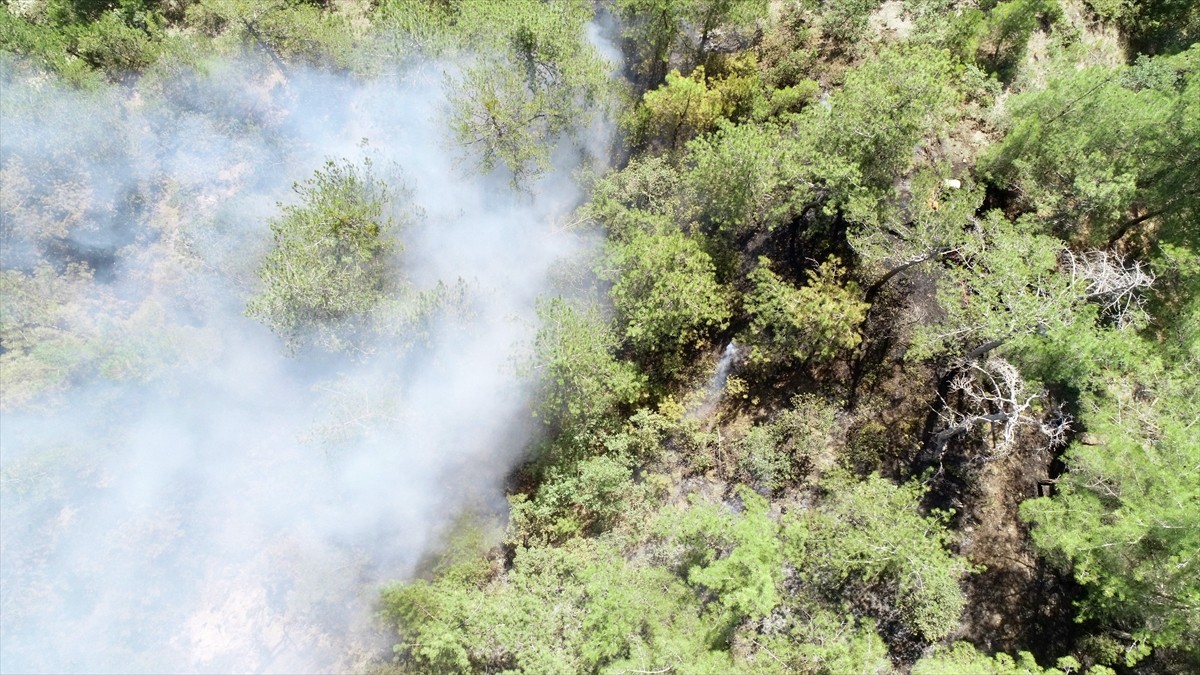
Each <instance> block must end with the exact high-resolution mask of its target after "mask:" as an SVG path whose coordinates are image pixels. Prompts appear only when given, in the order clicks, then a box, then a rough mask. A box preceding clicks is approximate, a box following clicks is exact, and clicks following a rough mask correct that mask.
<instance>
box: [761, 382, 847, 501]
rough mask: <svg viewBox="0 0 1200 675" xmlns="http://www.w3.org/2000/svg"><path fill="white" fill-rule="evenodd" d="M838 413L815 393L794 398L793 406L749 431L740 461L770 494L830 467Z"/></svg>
mask: <svg viewBox="0 0 1200 675" xmlns="http://www.w3.org/2000/svg"><path fill="white" fill-rule="evenodd" d="M836 414H837V409H836V408H835V407H834V406H832V405H830V404H828V403H826V402H824V401H822V400H820V399H818V398H816V397H815V396H811V395H801V396H797V397H795V398H793V399H792V402H791V408H789V409H787V410H784V411H783V412H781V413H779V414H778V415H777V416H776V417H775V418H774V419H772V420H771V422H770V423H769V424H763V425H756V426H755V427H753V428H751V429H750V431H749V432H747V434H746V436H745V438H743V439H742V441H741V444H740V453H739V454H740V460H739V464H740V465H741V466H742V467H743V470H744V471H745V472H746V473H747V474H749V477H750V478H751V479H752V480H753V484H754V485H756V486H758V487H760V488H761V489H763V490H765V491H767V492H769V493H775V492H778V491H780V490H782V489H783V488H785V487H787V486H789V485H791V484H793V483H794V482H796V481H798V480H799V479H800V478H802V477H805V476H810V474H814V473H817V472H819V471H821V470H823V469H825V468H828V467H827V465H828V464H829V459H830V458H831V455H830V446H831V445H832V435H833V431H834V426H835V424H836V420H835V418H836ZM811 478H813V479H815V476H811Z"/></svg>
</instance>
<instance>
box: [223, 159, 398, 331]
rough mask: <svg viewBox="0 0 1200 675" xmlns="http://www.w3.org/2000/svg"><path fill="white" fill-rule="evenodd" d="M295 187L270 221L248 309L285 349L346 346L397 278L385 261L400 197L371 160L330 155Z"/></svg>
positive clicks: (387, 260) (394, 227)
mask: <svg viewBox="0 0 1200 675" xmlns="http://www.w3.org/2000/svg"><path fill="white" fill-rule="evenodd" d="M293 190H294V191H295V192H296V195H297V196H298V197H299V200H300V201H299V203H298V204H290V205H286V206H282V211H283V213H282V214H281V215H280V216H279V217H277V218H275V219H274V220H272V221H271V234H272V239H273V242H274V245H273V247H272V249H271V251H270V252H269V253H268V254H267V256H266V258H265V259H264V260H263V263H262V265H261V267H259V270H258V275H259V278H260V279H261V280H262V282H263V290H262V292H261V293H260V294H259V295H258V296H256V297H254V298H252V299H251V300H250V302H249V303H248V304H247V306H246V313H247V314H248V315H249V316H251V317H254V318H256V319H259V320H260V321H262V322H263V323H265V324H266V325H267V326H269V327H270V328H271V330H273V331H275V333H276V334H278V335H279V336H280V337H282V338H283V339H284V341H285V342H286V344H287V346H288V348H289V349H290V350H293V351H294V350H297V349H299V348H301V347H303V346H307V345H309V344H313V345H317V346H321V347H323V348H325V349H329V350H340V349H345V348H346V347H348V346H349V345H350V344H351V343H352V341H353V340H354V337H355V333H356V332H357V331H358V330H360V329H362V328H363V327H364V326H365V324H366V322H367V319H368V315H369V313H370V312H371V310H373V309H375V307H376V306H377V305H379V304H380V302H381V301H383V300H384V299H385V298H386V297H387V296H388V294H389V293H390V292H392V291H393V290H394V289H395V288H396V285H397V283H398V280H397V279H396V278H395V273H394V271H393V269H392V267H391V265H390V264H389V254H390V253H391V252H392V251H394V250H395V248H396V246H397V245H396V243H395V241H394V240H393V238H392V237H393V232H394V230H395V229H397V223H395V222H394V221H393V219H392V217H391V216H390V215H389V214H390V213H393V212H395V211H394V210H393V209H394V205H393V204H391V203H390V202H391V200H392V199H393V198H401V199H402V198H404V196H405V195H404V192H403V191H402V190H396V191H394V190H392V189H390V188H389V187H388V185H387V184H386V183H385V182H384V181H383V180H382V179H380V178H378V177H377V176H376V175H375V173H374V170H373V168H372V166H371V163H370V161H369V160H368V161H367V162H365V163H364V164H363V165H362V166H358V165H355V164H353V163H351V162H349V161H346V160H343V161H341V162H335V161H333V160H329V161H327V162H326V163H325V166H324V167H323V168H321V169H318V170H317V171H316V172H315V173H314V174H313V177H312V178H310V179H308V180H305V181H304V182H302V183H297V184H296V185H294V186H293ZM402 218H403V219H407V218H408V216H407V215H403V216H402ZM399 224H400V225H403V224H404V222H403V220H402V221H401V223H399Z"/></svg>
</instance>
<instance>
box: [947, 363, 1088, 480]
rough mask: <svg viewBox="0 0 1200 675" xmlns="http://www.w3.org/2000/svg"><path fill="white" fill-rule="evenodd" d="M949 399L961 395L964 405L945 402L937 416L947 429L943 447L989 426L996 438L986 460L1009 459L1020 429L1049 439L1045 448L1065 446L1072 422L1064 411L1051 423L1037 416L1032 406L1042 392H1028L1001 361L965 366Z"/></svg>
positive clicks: (1015, 372)
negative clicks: (1027, 429) (1029, 429)
mask: <svg viewBox="0 0 1200 675" xmlns="http://www.w3.org/2000/svg"><path fill="white" fill-rule="evenodd" d="M950 393H951V394H955V393H957V394H960V395H961V397H962V399H963V403H964V405H962V406H960V407H956V406H953V405H950V404H949V403H948V402H946V401H943V405H942V411H941V412H940V413H938V414H939V416H940V417H941V418H942V420H943V421H944V422H945V424H946V428H945V429H943V430H942V431H941V432H940V433H938V435H937V441H938V443H939V444H945V442H946V441H948V440H950V439H951V438H953V437H954V436H957V435H959V434H963V433H967V432H969V431H971V430H972V429H974V428H976V427H978V426H980V425H984V424H986V425H988V426H990V427H991V430H992V432H993V436H994V438H995V440H994V442H993V448H992V452H991V453H989V456H988V457H987V458H988V459H996V458H999V457H1003V456H1004V455H1006V454H1008V452H1009V451H1011V450H1012V448H1013V446H1014V445H1015V444H1016V441H1017V436H1018V434H1019V432H1020V431H1021V430H1022V429H1025V428H1032V429H1035V430H1037V431H1038V432H1040V433H1041V434H1042V435H1043V436H1045V437H1046V446H1047V447H1053V446H1056V445H1060V444H1062V443H1063V442H1064V440H1065V437H1066V432H1067V430H1068V429H1069V428H1070V419H1069V418H1068V417H1067V416H1066V415H1065V414H1062V413H1061V411H1055V412H1054V413H1053V414H1051V415H1048V416H1047V419H1042V418H1040V417H1038V416H1035V415H1034V413H1033V405H1034V402H1035V401H1037V400H1038V399H1040V398H1044V396H1045V394H1044V392H1040V391H1039V392H1030V391H1028V389H1027V387H1026V383H1025V380H1024V378H1022V377H1021V373H1020V371H1018V370H1017V368H1016V367H1015V366H1013V365H1012V364H1011V363H1009V362H1008V361H1005V360H1004V359H1001V358H998V357H992V358H989V359H988V360H987V361H986V362H984V363H983V364H982V365H981V364H980V363H979V362H978V361H971V362H969V363H967V364H966V365H965V366H964V367H963V369H962V371H961V372H960V373H959V374H958V375H957V376H956V377H955V378H954V379H953V380H952V381H951V383H950ZM960 408H961V409H960Z"/></svg>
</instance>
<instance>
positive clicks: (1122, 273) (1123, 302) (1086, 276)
mask: <svg viewBox="0 0 1200 675" xmlns="http://www.w3.org/2000/svg"><path fill="white" fill-rule="evenodd" d="M1062 258H1063V267H1064V268H1065V269H1066V270H1067V271H1068V272H1069V273H1070V274H1071V278H1072V280H1073V281H1075V282H1076V283H1077V284H1080V285H1083V286H1084V289H1085V290H1084V296H1085V297H1086V298H1087V300H1089V301H1093V302H1097V303H1099V304H1100V306H1101V310H1100V311H1101V313H1102V314H1103V315H1104V316H1106V317H1109V318H1111V319H1113V320H1114V321H1116V323H1117V325H1118V326H1120V327H1121V328H1124V327H1126V326H1130V325H1133V324H1135V323H1137V322H1138V321H1139V320H1140V318H1141V317H1142V316H1143V311H1142V306H1143V305H1144V304H1145V302H1146V298H1145V294H1144V291H1145V290H1147V289H1149V288H1150V286H1151V285H1153V284H1154V275H1153V274H1152V273H1151V272H1150V271H1148V270H1146V269H1144V268H1143V267H1142V264H1141V263H1140V262H1134V263H1133V264H1132V265H1129V266H1126V265H1125V263H1124V262H1123V261H1122V260H1121V258H1120V257H1119V256H1117V255H1115V254H1113V253H1112V252H1110V251H1085V252H1083V253H1073V252H1071V251H1069V250H1065V249H1064V251H1063V254H1062Z"/></svg>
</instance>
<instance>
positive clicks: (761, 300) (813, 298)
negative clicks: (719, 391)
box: [744, 257, 869, 366]
mask: <svg viewBox="0 0 1200 675" xmlns="http://www.w3.org/2000/svg"><path fill="white" fill-rule="evenodd" d="M770 264H771V261H770V260H768V259H766V258H760V259H759V265H758V268H757V269H755V270H754V271H753V272H751V273H750V274H749V280H750V282H751V283H752V284H754V287H753V290H752V291H751V293H750V294H749V295H748V296H747V297H746V299H745V305H746V311H747V312H748V313H749V314H750V317H751V318H750V327H749V331H748V333H747V335H746V336H745V338H744V339H745V341H746V342H747V344H749V345H750V346H751V351H750V359H751V360H752V361H754V362H756V363H760V364H772V365H776V366H787V365H789V364H791V363H794V362H799V363H802V364H810V363H814V362H817V363H819V362H824V361H828V360H830V359H832V358H834V357H836V356H837V355H839V354H841V353H842V352H844V351H846V350H850V349H853V348H854V347H857V346H858V344H859V343H860V342H861V341H862V336H861V335H860V334H859V332H858V329H859V326H860V325H861V324H862V322H863V319H865V318H866V312H867V309H868V307H869V305H867V303H865V302H863V301H862V300H860V299H859V298H860V297H861V296H862V294H861V293H860V292H859V289H858V284H856V283H855V282H853V281H845V280H844V276H845V269H844V268H843V267H842V266H841V261H840V260H838V259H837V258H835V257H831V258H830V259H829V260H826V261H825V262H823V263H821V266H820V267H818V268H817V269H815V270H809V272H808V283H807V284H806V285H804V286H802V287H800V288H795V287H793V286H791V285H790V284H788V283H787V282H786V281H784V280H783V279H780V278H779V277H778V276H777V275H776V274H775V273H774V272H772V271H771V269H770Z"/></svg>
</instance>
